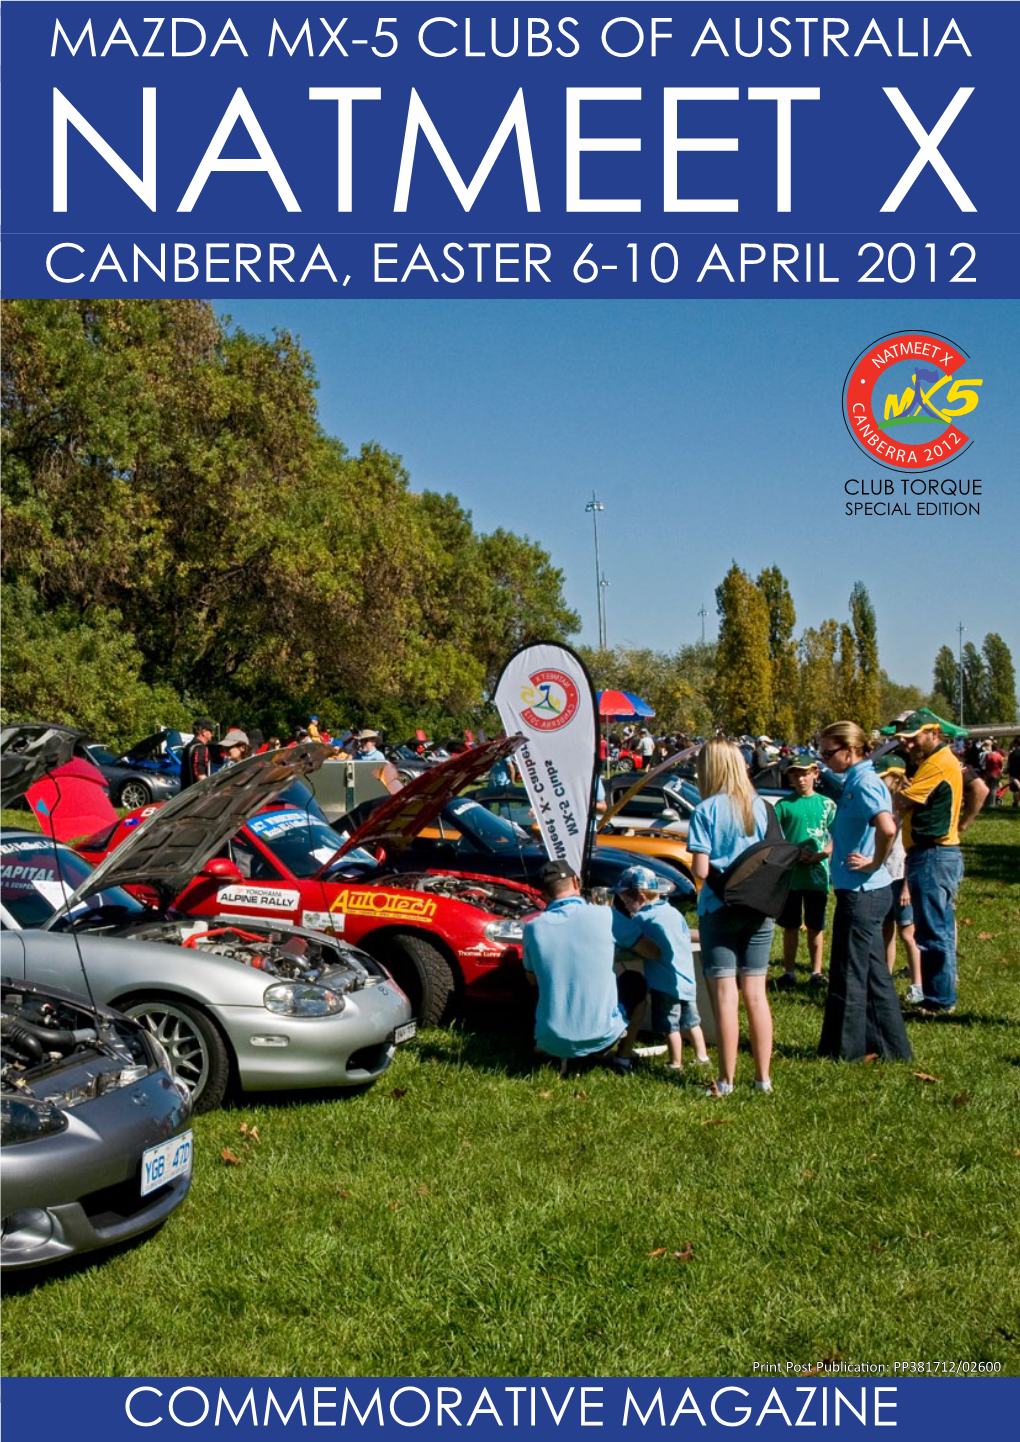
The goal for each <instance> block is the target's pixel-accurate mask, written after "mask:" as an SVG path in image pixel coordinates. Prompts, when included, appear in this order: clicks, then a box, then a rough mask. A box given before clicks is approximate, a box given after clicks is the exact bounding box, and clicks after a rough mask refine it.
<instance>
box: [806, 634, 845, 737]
mask: <svg viewBox="0 0 1020 1442" xmlns="http://www.w3.org/2000/svg"><path fill="white" fill-rule="evenodd" d="M838 644H839V625H838V623H837V622H836V621H832V620H829V621H823V622H822V623H821V625H820V626H815V627H811V626H809V627H808V629H807V630H806V631H805V632H804V634H803V636H802V637H801V639H800V646H799V648H798V649H799V653H800V672H799V680H798V685H797V738H798V740H800V741H807V740H808V739H809V738H810V737H811V736H813V735H814V734H815V732H816V731H819V730H820V729H821V728H822V727H823V726H825V725H827V723H828V722H830V721H837V720H842V719H843V716H842V715H841V714H838V713H839V705H838V697H837V683H836V650H837V647H838Z"/></svg>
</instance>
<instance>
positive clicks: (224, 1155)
mask: <svg viewBox="0 0 1020 1442" xmlns="http://www.w3.org/2000/svg"><path fill="white" fill-rule="evenodd" d="M220 1161H222V1162H226V1163H227V1165H228V1166H231V1167H243V1166H244V1158H243V1157H235V1155H234V1153H233V1152H232V1151H231V1150H230V1148H229V1147H224V1148H223V1150H222V1151H221V1152H220Z"/></svg>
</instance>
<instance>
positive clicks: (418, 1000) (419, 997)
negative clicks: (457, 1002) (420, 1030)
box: [386, 936, 455, 1026]
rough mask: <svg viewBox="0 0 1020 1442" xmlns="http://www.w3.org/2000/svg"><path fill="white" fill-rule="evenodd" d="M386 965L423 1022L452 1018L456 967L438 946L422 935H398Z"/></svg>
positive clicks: (435, 1024)
mask: <svg viewBox="0 0 1020 1442" xmlns="http://www.w3.org/2000/svg"><path fill="white" fill-rule="evenodd" d="M386 965H387V966H388V967H389V968H390V970H391V971H392V972H393V979H394V981H395V982H396V983H397V985H398V986H399V987H400V989H401V991H403V992H405V993H406V995H407V999H408V1001H410V1003H411V1007H412V1009H413V1011H414V1014H415V1016H416V1017H417V1018H418V1020H419V1022H420V1023H421V1025H422V1026H441V1025H442V1024H443V1022H444V1021H447V1020H448V1019H449V1015H450V1011H451V1009H452V1006H453V997H454V991H455V982H454V975H453V968H452V967H451V966H450V963H449V962H448V961H447V959H446V957H445V956H444V955H443V953H442V952H441V951H440V950H439V948H438V947H435V946H433V945H432V943H431V942H430V941H425V940H424V938H423V937H420V936H400V937H395V938H394V940H393V943H392V947H391V949H390V951H389V954H388V956H387V957H386Z"/></svg>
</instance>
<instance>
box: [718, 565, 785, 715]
mask: <svg viewBox="0 0 1020 1442" xmlns="http://www.w3.org/2000/svg"><path fill="white" fill-rule="evenodd" d="M715 600H716V607H717V609H718V612H719V640H718V643H717V647H716V667H715V681H714V686H713V691H714V699H715V703H716V709H717V711H718V714H719V716H720V718H721V720H722V724H723V725H724V726H725V727H726V729H727V730H728V731H730V732H735V733H741V734H743V733H748V734H752V735H753V734H754V733H755V732H758V731H762V730H764V728H765V727H766V726H767V725H768V722H769V718H770V716H771V715H772V661H771V658H770V656H769V608H768V604H767V602H766V600H765V597H764V596H763V595H762V593H761V591H760V590H759V589H758V587H757V586H756V585H755V584H754V582H753V581H752V580H751V578H750V576H749V575H748V574H747V573H746V572H745V571H742V570H741V569H740V567H739V566H738V565H737V563H736V561H734V563H733V565H732V566H731V567H730V569H729V571H728V572H727V573H726V576H725V577H724V579H723V582H722V584H721V585H720V586H718V587H717V588H716V593H715Z"/></svg>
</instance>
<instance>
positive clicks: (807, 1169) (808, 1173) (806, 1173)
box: [801, 1167, 814, 1180]
mask: <svg viewBox="0 0 1020 1442" xmlns="http://www.w3.org/2000/svg"><path fill="white" fill-rule="evenodd" d="M801 1176H802V1177H807V1178H808V1180H810V1179H811V1177H813V1176H814V1172H813V1171H812V1170H811V1168H810V1167H805V1168H804V1170H803V1171H802V1172H801Z"/></svg>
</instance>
